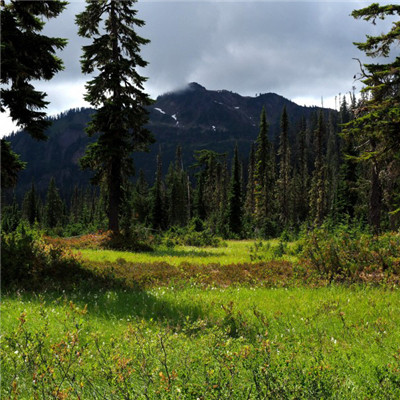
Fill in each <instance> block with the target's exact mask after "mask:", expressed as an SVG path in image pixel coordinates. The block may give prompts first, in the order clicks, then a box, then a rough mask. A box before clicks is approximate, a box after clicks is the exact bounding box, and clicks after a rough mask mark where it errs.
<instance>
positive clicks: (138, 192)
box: [132, 169, 150, 224]
mask: <svg viewBox="0 0 400 400" xmlns="http://www.w3.org/2000/svg"><path fill="white" fill-rule="evenodd" d="M132 196H133V199H132V201H133V202H132V207H133V209H134V211H135V214H134V216H135V218H136V219H137V220H138V221H139V222H140V223H142V224H146V223H147V221H148V219H149V214H150V192H149V184H148V183H147V181H146V177H145V176H144V172H143V170H142V169H141V170H140V171H139V178H138V180H137V182H136V184H135V188H134V190H133V195H132Z"/></svg>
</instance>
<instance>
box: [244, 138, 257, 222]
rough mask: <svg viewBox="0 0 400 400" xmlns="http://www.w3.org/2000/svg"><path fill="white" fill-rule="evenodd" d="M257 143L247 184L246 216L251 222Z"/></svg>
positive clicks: (253, 207) (252, 217) (252, 146)
mask: <svg viewBox="0 0 400 400" xmlns="http://www.w3.org/2000/svg"><path fill="white" fill-rule="evenodd" d="M255 164H256V162H255V144H254V143H252V145H251V149H250V155H249V164H248V168H247V186H246V200H245V205H244V208H245V218H246V221H248V223H249V224H252V221H253V219H254V213H255V181H254V174H255V167H256V165H255Z"/></svg>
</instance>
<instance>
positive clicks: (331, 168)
mask: <svg viewBox="0 0 400 400" xmlns="http://www.w3.org/2000/svg"><path fill="white" fill-rule="evenodd" d="M338 138H339V137H338V134H337V131H336V124H335V121H334V116H333V113H332V112H331V113H330V114H329V121H328V139H327V140H328V141H327V150H326V167H325V168H326V179H325V182H326V183H325V197H326V209H327V213H328V214H329V216H330V217H331V218H332V219H333V220H337V218H338V217H339V203H338V188H339V166H340V146H339V141H338Z"/></svg>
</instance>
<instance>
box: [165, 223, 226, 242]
mask: <svg viewBox="0 0 400 400" xmlns="http://www.w3.org/2000/svg"><path fill="white" fill-rule="evenodd" d="M198 229H200V225H199V223H198V221H197V220H193V221H192V223H191V224H190V225H189V226H188V227H185V228H172V229H170V230H169V231H167V232H166V233H165V234H164V237H163V239H162V244H164V245H166V246H167V247H169V248H170V247H173V246H176V245H183V246H196V247H206V246H212V247H218V246H222V245H223V242H222V239H221V238H220V237H218V236H216V235H215V234H214V233H212V232H211V230H210V229H202V230H198Z"/></svg>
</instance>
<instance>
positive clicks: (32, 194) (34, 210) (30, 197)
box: [22, 182, 39, 225]
mask: <svg viewBox="0 0 400 400" xmlns="http://www.w3.org/2000/svg"><path fill="white" fill-rule="evenodd" d="M38 203H39V202H38V196H37V194H36V189H35V185H34V183H33V182H32V184H31V189H30V190H29V191H28V192H27V193H26V194H25V196H24V200H23V202H22V215H23V217H24V218H25V219H26V220H27V221H28V222H29V224H30V225H33V224H34V223H35V221H39V204H38Z"/></svg>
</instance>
